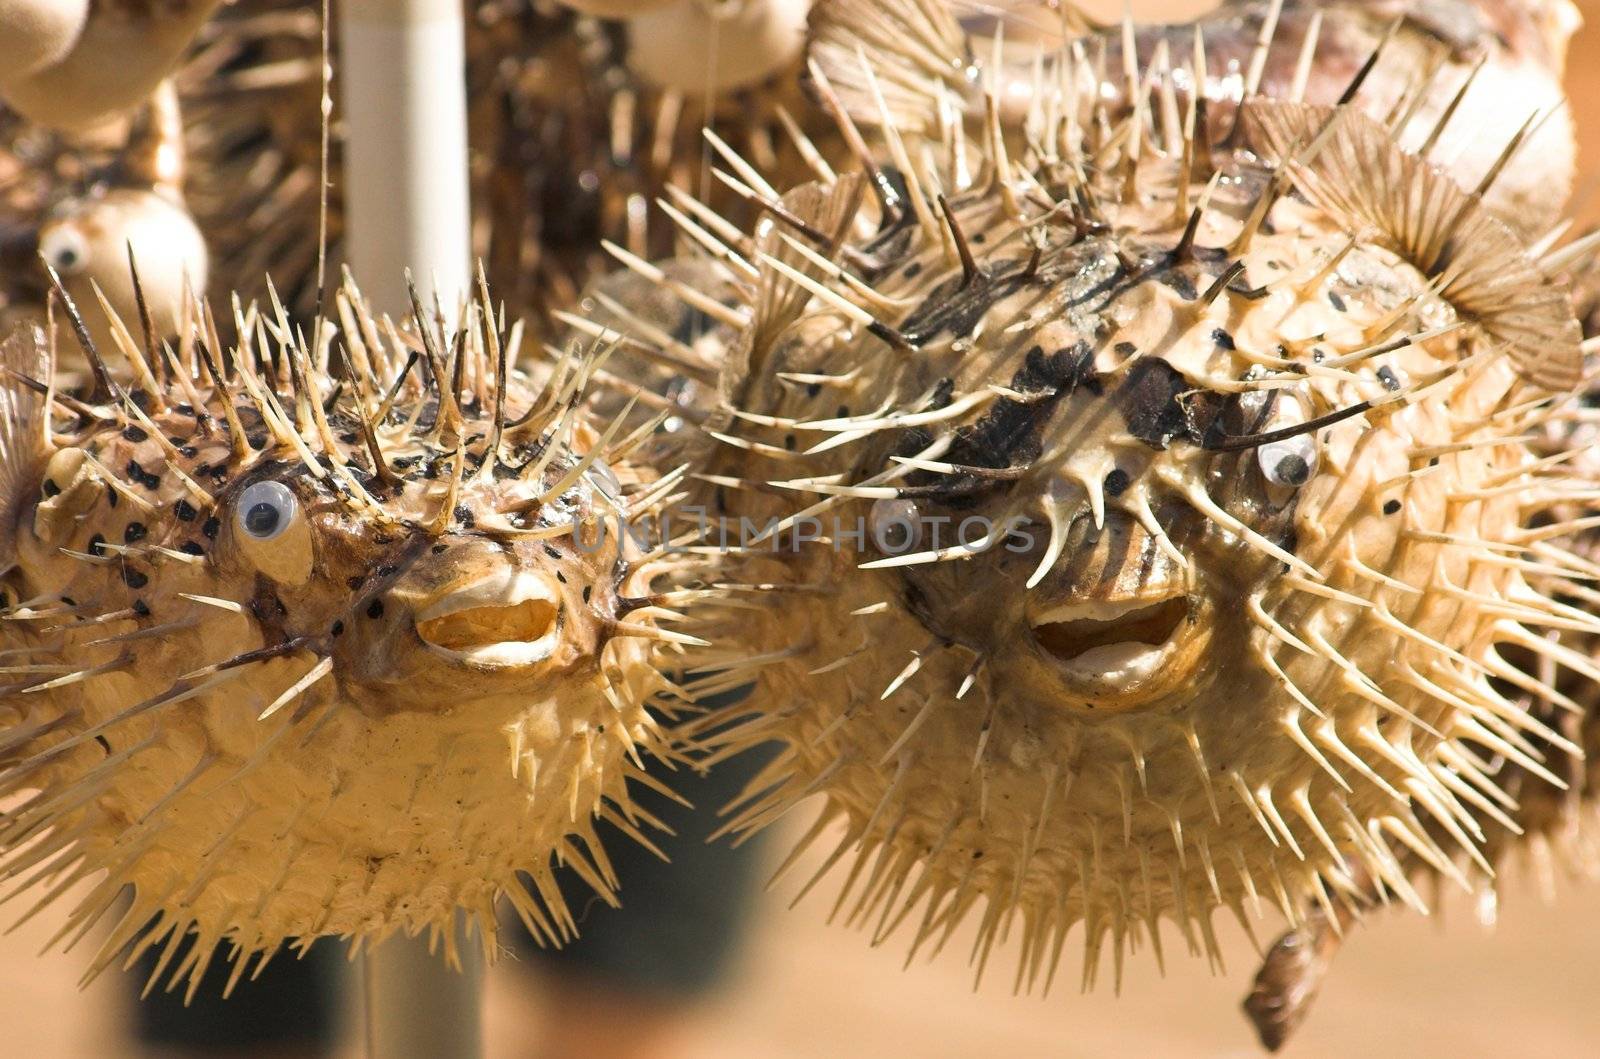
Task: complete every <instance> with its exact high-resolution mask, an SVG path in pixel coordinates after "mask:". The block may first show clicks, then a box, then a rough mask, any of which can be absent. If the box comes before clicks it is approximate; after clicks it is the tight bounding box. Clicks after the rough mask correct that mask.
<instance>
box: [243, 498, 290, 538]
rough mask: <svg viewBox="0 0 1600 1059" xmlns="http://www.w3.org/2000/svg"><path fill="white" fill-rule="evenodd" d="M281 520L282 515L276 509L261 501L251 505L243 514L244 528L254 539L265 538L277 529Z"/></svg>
mask: <svg viewBox="0 0 1600 1059" xmlns="http://www.w3.org/2000/svg"><path fill="white" fill-rule="evenodd" d="M282 520H283V513H282V512H281V511H279V510H278V508H277V507H276V506H275V505H273V504H271V503H269V502H267V501H265V500H263V501H261V503H259V504H253V505H251V507H250V510H249V511H246V512H245V513H244V528H245V529H246V530H248V531H249V532H250V534H251V535H252V536H255V537H267V536H270V535H271V534H272V532H273V531H274V530H276V529H277V528H278V523H279V522H281V521H282Z"/></svg>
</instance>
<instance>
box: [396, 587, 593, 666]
mask: <svg viewBox="0 0 1600 1059" xmlns="http://www.w3.org/2000/svg"><path fill="white" fill-rule="evenodd" d="M533 601H543V602H545V603H548V604H549V605H550V607H551V608H552V609H553V611H554V616H553V618H552V620H551V621H550V626H549V629H548V631H546V632H545V633H544V634H543V635H541V636H539V637H537V638H535V639H532V640H495V641H486V642H484V643H478V644H472V645H470V646H461V647H446V646H444V645H442V644H438V643H434V642H433V641H432V640H430V639H429V638H428V636H427V635H426V634H425V633H424V631H423V629H424V626H426V625H427V624H428V623H429V622H433V621H437V620H438V619H440V618H448V617H450V616H452V615H456V614H463V613H466V612H468V611H473V610H490V609H500V608H510V607H514V606H516V605H517V604H519V603H528V602H533ZM565 618H566V612H565V608H564V607H563V606H562V593H561V591H560V589H559V588H558V587H557V585H556V583H555V581H554V580H553V579H552V578H550V577H549V576H548V575H545V574H541V573H536V572H534V571H531V570H500V571H496V572H495V573H492V574H490V575H488V576H487V577H482V578H479V579H478V580H476V581H473V582H471V583H469V584H467V585H465V586H462V587H460V588H455V589H452V590H451V591H450V592H448V593H446V594H444V595H443V596H440V597H438V598H437V599H435V600H434V601H433V602H431V603H429V604H428V605H427V606H425V607H422V608H421V609H419V610H418V611H416V614H415V616H414V617H413V619H412V624H413V627H414V628H415V629H416V632H417V637H418V638H419V639H420V640H421V641H422V642H423V643H424V644H425V645H426V646H427V648H428V650H430V651H432V652H433V653H434V654H437V655H439V656H441V657H443V658H447V659H449V660H451V661H453V662H458V663H462V664H465V665H469V666H472V667H473V668H477V669H514V668H520V667H524V666H529V665H534V664H537V663H539V662H543V661H546V660H547V659H549V658H550V656H551V655H552V654H554V653H555V649H556V644H557V643H558V642H559V641H560V638H561V631H562V628H563V627H564V625H565Z"/></svg>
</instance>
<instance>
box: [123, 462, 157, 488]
mask: <svg viewBox="0 0 1600 1059" xmlns="http://www.w3.org/2000/svg"><path fill="white" fill-rule="evenodd" d="M128 477H129V478H132V479H133V480H134V481H135V482H137V483H139V484H140V485H142V486H144V487H145V488H146V489H148V490H150V491H151V492H152V493H153V492H155V491H156V490H157V489H160V488H161V476H160V475H159V474H151V473H150V472H149V471H147V470H145V469H144V468H143V467H141V466H140V465H139V461H138V460H129V461H128Z"/></svg>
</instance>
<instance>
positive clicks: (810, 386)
mask: <svg viewBox="0 0 1600 1059" xmlns="http://www.w3.org/2000/svg"><path fill="white" fill-rule="evenodd" d="M821 392H822V383H820V382H808V383H806V396H807V397H815V396H817V394H819V393H821Z"/></svg>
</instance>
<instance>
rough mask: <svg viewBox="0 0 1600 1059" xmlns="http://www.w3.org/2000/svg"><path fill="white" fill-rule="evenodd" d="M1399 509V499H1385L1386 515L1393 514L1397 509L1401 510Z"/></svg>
mask: <svg viewBox="0 0 1600 1059" xmlns="http://www.w3.org/2000/svg"><path fill="white" fill-rule="evenodd" d="M1399 510H1400V501H1398V500H1385V501H1384V502H1383V513H1384V514H1385V515H1392V514H1394V513H1395V512H1396V511H1399Z"/></svg>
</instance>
